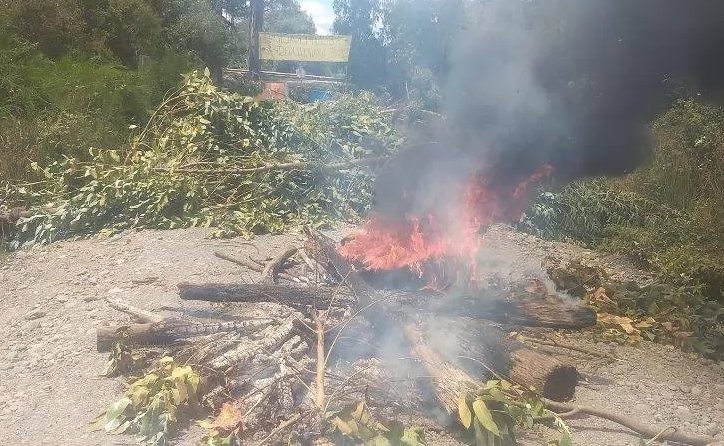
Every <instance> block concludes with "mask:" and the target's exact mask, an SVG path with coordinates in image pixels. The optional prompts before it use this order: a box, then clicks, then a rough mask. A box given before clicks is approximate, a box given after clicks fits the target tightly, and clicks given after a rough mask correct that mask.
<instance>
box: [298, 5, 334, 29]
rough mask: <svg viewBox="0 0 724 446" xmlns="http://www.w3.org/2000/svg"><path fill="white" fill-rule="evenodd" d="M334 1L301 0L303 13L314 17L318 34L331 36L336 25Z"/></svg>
mask: <svg viewBox="0 0 724 446" xmlns="http://www.w3.org/2000/svg"><path fill="white" fill-rule="evenodd" d="M332 1H333V0H301V1H300V2H299V5H300V6H301V7H302V11H304V12H306V13H307V14H309V15H310V16H312V20H314V25H315V26H316V27H317V34H322V35H325V34H330V33H331V32H332V23H334V11H332Z"/></svg>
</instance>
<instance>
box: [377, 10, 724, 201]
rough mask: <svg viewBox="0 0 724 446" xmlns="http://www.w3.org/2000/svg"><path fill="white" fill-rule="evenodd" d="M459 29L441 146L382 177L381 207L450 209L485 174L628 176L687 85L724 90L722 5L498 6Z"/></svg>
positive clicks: (503, 178) (407, 153) (412, 151)
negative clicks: (660, 116) (653, 124)
mask: <svg viewBox="0 0 724 446" xmlns="http://www.w3.org/2000/svg"><path fill="white" fill-rule="evenodd" d="M477 4H478V6H479V7H480V8H481V12H480V14H476V16H479V17H480V19H479V22H478V23H475V24H474V25H473V26H470V27H469V28H468V29H467V30H464V31H462V32H461V33H460V35H459V36H458V38H457V39H456V44H455V47H454V48H453V50H452V53H451V67H452V68H451V71H450V73H449V75H448V77H447V79H446V83H445V88H444V90H443V114H444V116H445V124H444V125H443V126H442V127H443V128H442V129H440V130H439V131H438V132H437V138H436V139H437V141H436V142H435V143H430V144H426V145H423V146H415V147H409V148H408V149H406V150H404V151H402V152H401V153H400V154H399V156H398V157H397V159H396V160H394V161H393V162H392V163H390V165H389V166H388V168H387V169H386V171H385V172H384V173H383V174H382V175H381V176H380V177H379V178H378V181H377V192H378V193H377V200H378V205H379V207H378V211H379V212H380V213H381V214H383V215H384V214H390V215H394V214H398V215H399V214H400V213H401V212H409V211H414V210H420V209H423V210H424V209H429V208H430V206H431V205H433V203H444V202H446V200H449V199H450V196H451V194H452V193H453V191H452V189H451V187H452V186H451V185H452V184H454V183H455V182H456V181H459V179H460V178H461V177H463V176H465V175H467V174H470V173H472V172H474V171H475V172H477V171H484V172H485V173H486V175H488V177H489V178H490V182H491V183H492V184H501V185H513V184H516V182H517V181H520V179H521V178H523V177H526V176H527V175H529V174H530V173H531V172H532V171H534V170H535V169H536V167H538V166H540V165H542V164H545V163H548V164H550V165H552V166H553V167H554V169H555V172H556V177H557V179H559V180H569V179H573V178H578V177H584V176H591V175H617V174H622V173H625V172H628V171H630V170H632V169H633V168H635V167H636V166H638V165H640V164H641V163H642V162H644V161H645V160H646V158H647V156H648V150H649V149H648V148H649V147H650V144H649V141H648V132H647V123H648V122H650V120H651V119H652V118H653V117H654V116H655V115H656V114H657V113H659V112H661V111H662V109H663V108H664V107H665V106H666V105H667V103H668V102H669V101H670V100H671V96H672V95H671V93H672V92H674V91H675V89H676V88H677V87H678V88H680V87H682V86H687V87H695V88H697V89H698V90H697V91H701V92H705V93H712V92H717V91H718V90H720V89H721V87H722V86H723V85H722V84H724V57H722V54H721V51H722V48H724V26H722V24H724V2H722V1H718V0H689V1H681V0H488V1H478V2H477Z"/></svg>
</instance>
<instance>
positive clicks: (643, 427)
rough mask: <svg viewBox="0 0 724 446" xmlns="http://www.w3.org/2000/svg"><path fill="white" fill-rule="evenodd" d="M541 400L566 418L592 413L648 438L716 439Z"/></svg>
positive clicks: (697, 445)
mask: <svg viewBox="0 0 724 446" xmlns="http://www.w3.org/2000/svg"><path fill="white" fill-rule="evenodd" d="M543 401H544V403H545V405H546V407H547V408H548V409H549V410H552V411H556V412H566V413H565V414H562V415H565V417H566V418H567V417H571V416H573V415H576V414H579V413H581V414H587V415H593V416H595V417H599V418H604V419H606V420H609V421H613V422H614V423H617V424H620V425H622V426H626V427H627V428H629V429H631V430H632V431H634V432H637V433H639V434H641V435H645V436H646V437H649V438H654V437H657V439H659V440H665V441H674V442H677V443H683V444H689V445H692V446H706V445H708V444H712V443H714V442H716V441H717V440H716V438H713V437H708V436H703V435H695V434H688V433H685V432H681V431H680V430H679V429H678V428H675V427H671V428H669V429H663V428H660V427H656V426H651V425H649V424H646V423H643V422H641V421H638V420H634V419H631V417H630V416H627V415H623V414H619V413H613V412H608V411H605V410H601V409H597V408H595V407H588V406H577V405H571V404H563V403H558V402H556V401H551V400H547V399H544V400H543Z"/></svg>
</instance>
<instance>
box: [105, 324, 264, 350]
mask: <svg viewBox="0 0 724 446" xmlns="http://www.w3.org/2000/svg"><path fill="white" fill-rule="evenodd" d="M271 321H273V319H252V320H247V321H233V322H212V323H188V322H182V321H178V320H173V319H164V320H162V321H160V322H155V323H143V324H127V325H120V326H115V327H98V329H97V330H96V348H97V350H98V351H99V352H105V351H110V350H111V349H112V348H113V346H114V345H115V343H116V342H119V341H124V342H127V343H129V344H132V345H167V344H173V343H175V342H179V341H183V340H186V339H188V338H190V337H194V336H201V335H207V334H211V333H218V332H222V331H242V332H243V331H248V330H252V331H255V330H260V329H262V328H264V327H266V326H268V325H269V324H270V323H271Z"/></svg>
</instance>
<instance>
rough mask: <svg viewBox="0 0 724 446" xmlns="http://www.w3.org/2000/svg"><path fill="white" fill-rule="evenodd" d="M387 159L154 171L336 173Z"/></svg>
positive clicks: (160, 168) (161, 169)
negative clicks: (313, 171) (314, 171)
mask: <svg viewBox="0 0 724 446" xmlns="http://www.w3.org/2000/svg"><path fill="white" fill-rule="evenodd" d="M387 159H388V158H387V157H384V156H381V157H374V158H362V159H357V160H352V161H342V162H338V163H329V164H320V163H317V162H308V161H302V162H296V163H280V164H272V165H268V166H260V167H251V168H240V169H195V168H185V167H178V168H172V167H156V168H154V169H153V170H154V171H156V172H175V173H188V174H207V175H224V174H226V175H250V174H256V173H266V172H272V171H285V170H318V171H320V172H334V171H338V170H344V169H350V168H353V167H363V166H372V165H375V164H382V163H384V162H385V161H387Z"/></svg>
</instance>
